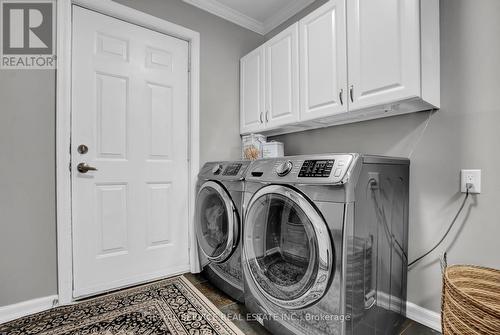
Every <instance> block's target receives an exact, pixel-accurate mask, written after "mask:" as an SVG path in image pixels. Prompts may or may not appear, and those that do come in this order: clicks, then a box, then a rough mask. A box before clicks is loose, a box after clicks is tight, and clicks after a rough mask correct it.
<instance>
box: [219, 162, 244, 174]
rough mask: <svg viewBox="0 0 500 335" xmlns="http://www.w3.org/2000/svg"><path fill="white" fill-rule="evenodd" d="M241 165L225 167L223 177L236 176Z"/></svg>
mask: <svg viewBox="0 0 500 335" xmlns="http://www.w3.org/2000/svg"><path fill="white" fill-rule="evenodd" d="M242 165H243V164H231V165H228V166H227V167H226V169H225V170H224V172H223V173H222V175H223V176H236V175H237V174H238V172H240V169H241V167H242Z"/></svg>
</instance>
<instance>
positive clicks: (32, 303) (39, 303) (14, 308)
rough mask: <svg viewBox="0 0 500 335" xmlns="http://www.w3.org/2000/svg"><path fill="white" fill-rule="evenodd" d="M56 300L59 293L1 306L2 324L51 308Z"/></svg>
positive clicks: (0, 321) (0, 318) (0, 320)
mask: <svg viewBox="0 0 500 335" xmlns="http://www.w3.org/2000/svg"><path fill="white" fill-rule="evenodd" d="M54 301H57V295H51V296H48V297H42V298H37V299H33V300H28V301H23V302H19V303H17V304H13V305H8V306H2V307H0V324H2V323H5V322H8V321H11V320H14V319H17V318H20V317H23V316H26V315H30V314H35V313H38V312H42V311H45V310H47V309H50V308H52V307H53V306H54Z"/></svg>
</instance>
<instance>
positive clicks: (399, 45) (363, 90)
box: [241, 0, 440, 135]
mask: <svg viewBox="0 0 500 335" xmlns="http://www.w3.org/2000/svg"><path fill="white" fill-rule="evenodd" d="M296 30H297V24H294V25H293V26H292V27H289V28H288V29H286V30H285V31H283V32H282V33H280V34H279V35H277V36H276V37H275V38H273V39H271V40H269V41H268V42H266V44H264V46H262V47H260V48H259V49H257V50H260V51H254V52H252V53H250V54H249V55H248V56H245V57H244V58H243V59H242V69H241V72H242V90H241V100H242V109H241V118H242V127H241V132H242V133H243V134H244V133H249V132H254V131H259V132H263V133H266V134H268V135H273V134H279V133H286V132H291V131H297V130H302V129H312V128H317V127H324V126H328V125H334V124H341V123H349V122H357V121H361V120H367V119H373V118H379V117H385V116H391V115H397V114H403V113H410V112H417V111H422V110H429V109H436V108H439V106H440V80H439V72H440V63H439V57H440V55H439V0H330V1H328V2H327V3H326V4H324V5H323V6H321V7H320V8H318V9H316V10H315V11H313V12H312V13H310V14H309V15H307V16H306V17H304V18H303V19H302V20H300V22H299V23H298V31H299V38H298V50H299V52H298V53H299V61H298V63H299V64H300V66H299V67H298V68H297V67H296V66H295V65H294V64H295V62H294V61H293V57H294V55H295V53H294V52H295V51H294V50H295V48H294V45H296V44H297V41H296V37H294V36H295V35H296V33H294V31H296ZM294 41H295V44H294ZM256 52H257V53H259V54H261V55H262V54H264V55H265V61H264V63H265V64H264V65H262V64H260V67H261V68H259V71H262V67H263V69H264V70H263V71H264V72H265V78H266V79H265V80H264V81H263V82H261V81H260V82H259V85H263V86H264V87H263V90H264V92H265V94H264V96H263V95H259V96H258V97H257V96H256V93H255V89H253V88H252V87H253V86H251V85H250V86H249V85H248V84H247V82H248V78H246V77H247V74H246V73H247V72H248V71H250V70H249V69H248V64H247V63H248V59H249V58H251V57H255V53H256ZM261 57H262V56H261ZM252 71H257V69H253V70H252ZM294 71H297V72H296V73H294ZM297 73H298V74H299V77H298V79H297ZM252 75H253V76H255V75H256V74H252ZM297 81H298V82H299V83H300V84H299V85H298V86H299V89H298V93H297V89H296V87H297V85H295V84H294V83H297ZM259 88H260V89H262V87H259ZM297 97H299V98H298V100H297ZM248 99H258V100H253V101H252V102H248ZM245 101H247V103H244V102H245ZM262 105H264V107H262ZM297 106H298V107H297ZM262 109H264V111H262ZM297 110H298V111H299V112H298V113H297V112H296V111H297ZM249 114H250V115H252V117H253V118H252V119H250V118H248V115H249ZM259 115H262V116H263V117H262V118H261V119H259V117H258V116H259ZM250 120H252V122H250ZM258 121H260V123H259V122H258ZM254 124H255V125H258V126H259V127H257V128H255V127H253V125H254Z"/></svg>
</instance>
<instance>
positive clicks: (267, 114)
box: [266, 111, 269, 122]
mask: <svg viewBox="0 0 500 335" xmlns="http://www.w3.org/2000/svg"><path fill="white" fill-rule="evenodd" d="M266 122H269V111H266Z"/></svg>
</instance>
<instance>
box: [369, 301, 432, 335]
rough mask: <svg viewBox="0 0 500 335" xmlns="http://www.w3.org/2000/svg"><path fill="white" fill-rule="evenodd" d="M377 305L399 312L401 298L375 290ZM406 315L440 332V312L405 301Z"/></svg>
mask: <svg viewBox="0 0 500 335" xmlns="http://www.w3.org/2000/svg"><path fill="white" fill-rule="evenodd" d="M377 305H378V306H380V307H382V308H385V309H391V310H393V311H394V312H399V311H400V310H401V300H400V299H399V298H396V297H394V296H390V295H388V294H387V293H384V292H380V291H379V292H377ZM406 317H407V318H408V319H412V320H413V321H416V322H418V323H420V324H423V325H424V326H427V327H429V328H432V329H434V330H437V331H439V332H441V314H439V313H436V312H433V311H431V310H428V309H426V308H423V307H420V306H418V305H417V304H414V303H413V302H410V301H407V302H406Z"/></svg>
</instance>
